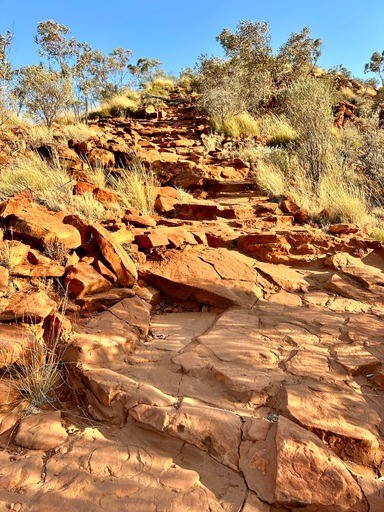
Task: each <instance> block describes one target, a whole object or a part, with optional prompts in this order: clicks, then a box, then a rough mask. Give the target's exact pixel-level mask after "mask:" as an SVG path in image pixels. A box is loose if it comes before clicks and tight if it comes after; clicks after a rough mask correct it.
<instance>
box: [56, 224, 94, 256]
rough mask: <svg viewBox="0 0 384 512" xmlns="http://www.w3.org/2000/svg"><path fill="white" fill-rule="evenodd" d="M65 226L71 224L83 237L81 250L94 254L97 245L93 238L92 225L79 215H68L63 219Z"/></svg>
mask: <svg viewBox="0 0 384 512" xmlns="http://www.w3.org/2000/svg"><path fill="white" fill-rule="evenodd" d="M63 222H64V224H69V225H70V226H73V227H74V228H76V229H77V231H78V232H79V233H80V237H81V248H82V249H83V250H84V251H85V252H86V253H89V252H93V251H94V250H95V249H96V247H97V245H96V242H95V240H94V239H93V236H92V229H91V226H90V224H88V222H86V221H85V220H84V219H82V218H80V217H79V216H78V215H66V216H65V217H64V219H63Z"/></svg>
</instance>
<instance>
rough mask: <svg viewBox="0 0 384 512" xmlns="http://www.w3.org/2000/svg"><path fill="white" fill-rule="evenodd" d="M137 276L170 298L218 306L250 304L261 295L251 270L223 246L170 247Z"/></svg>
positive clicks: (250, 305)
mask: <svg viewBox="0 0 384 512" xmlns="http://www.w3.org/2000/svg"><path fill="white" fill-rule="evenodd" d="M141 275H142V277H143V279H145V281H147V283H149V284H151V285H152V286H154V287H155V288H158V289H159V290H161V291H162V292H164V293H166V294H167V295H169V296H171V297H176V298H178V299H181V300H190V299H193V300H196V301H197V302H201V303H203V304H210V305H212V306H217V307H222V308H226V307H230V306H232V305H234V304H236V305H241V306H244V307H252V306H253V305H254V304H255V302H256V301H257V300H258V298H259V297H260V296H261V290H260V288H259V287H258V286H257V285H256V284H255V279H256V272H255V270H254V269H253V268H252V267H251V266H250V265H248V264H247V263H246V262H245V261H244V260H243V259H242V258H241V257H238V256H237V254H236V253H235V252H232V251H229V250H227V249H205V250H203V251H200V252H198V251H192V250H191V251H182V252H180V251H177V250H170V251H167V252H166V253H165V255H164V259H163V260H161V261H147V263H146V264H145V265H143V267H142V268H141Z"/></svg>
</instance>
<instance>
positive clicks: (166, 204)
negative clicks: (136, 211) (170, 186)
mask: <svg viewBox="0 0 384 512" xmlns="http://www.w3.org/2000/svg"><path fill="white" fill-rule="evenodd" d="M177 202H178V199H174V198H172V197H158V198H157V199H156V201H155V209H156V210H157V211H158V212H159V213H171V212H173V211H174V208H175V204H176V203H177Z"/></svg>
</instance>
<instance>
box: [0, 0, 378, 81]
mask: <svg viewBox="0 0 384 512" xmlns="http://www.w3.org/2000/svg"><path fill="white" fill-rule="evenodd" d="M48 18H50V19H54V20H55V21H57V22H58V23H62V24H64V25H66V26H68V27H69V28H70V29H71V31H72V35H73V36H74V37H75V38H76V39H78V40H81V41H87V42H88V43H90V44H91V46H92V47H93V48H95V49H99V50H102V51H103V52H108V51H110V50H112V49H113V48H115V47H116V46H124V47H125V48H129V49H131V50H132V51H133V53H134V56H133V60H134V61H135V59H137V58H139V57H151V58H153V57H156V58H158V59H159V60H161V61H163V62H164V68H165V69H166V71H168V72H173V73H178V72H179V71H180V70H181V69H182V68H184V67H187V66H193V65H194V64H195V62H196V60H197V58H198V56H199V55H200V54H202V53H207V54H208V55H219V54H220V46H219V45H218V43H216V41H215V36H216V35H218V34H219V33H220V32H221V30H222V29H223V28H231V29H235V27H236V25H237V23H238V22H239V21H240V20H254V21H255V20H259V21H268V22H269V23H270V30H271V35H272V45H273V47H274V48H275V49H278V48H279V46H281V45H282V44H283V43H284V42H285V41H286V40H287V38H288V36H289V34H290V33H291V32H298V31H300V30H301V28H303V27H304V26H309V27H310V28H311V34H312V37H315V38H317V37H319V38H321V39H322V40H323V55H322V57H321V59H320V61H319V63H320V65H322V66H323V67H324V68H329V67H331V66H334V65H337V64H343V65H344V66H345V67H346V68H348V69H350V70H351V71H352V73H353V74H354V75H356V76H364V74H363V70H364V64H365V63H366V62H368V61H369V59H370V56H371V54H372V53H373V52H374V51H376V50H377V51H380V52H381V51H383V50H384V30H383V28H384V0H370V1H369V2H364V1H362V0H319V1H312V0H189V1H188V2H185V1H184V2H183V0H109V1H104V0H102V1H100V0H76V1H75V0H35V1H33V0H0V32H1V33H4V32H5V31H6V30H11V31H12V32H13V33H14V43H13V50H12V63H13V65H14V66H15V67H18V66H20V65H22V64H30V63H36V62H38V60H39V57H38V54H37V48H36V45H35V43H34V42H33V36H34V34H35V33H36V26H37V23H38V22H39V21H43V20H46V19H48Z"/></svg>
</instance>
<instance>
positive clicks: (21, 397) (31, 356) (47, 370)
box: [1, 336, 63, 415]
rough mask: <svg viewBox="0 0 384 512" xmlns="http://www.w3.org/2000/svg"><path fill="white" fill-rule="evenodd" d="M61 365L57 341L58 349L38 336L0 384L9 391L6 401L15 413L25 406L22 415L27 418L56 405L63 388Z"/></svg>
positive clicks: (6, 372) (4, 372)
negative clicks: (17, 409) (21, 406)
mask: <svg viewBox="0 0 384 512" xmlns="http://www.w3.org/2000/svg"><path fill="white" fill-rule="evenodd" d="M61 366H62V363H61V362H60V353H59V350H58V340H57V344H56V346H55V345H53V346H50V347H48V346H47V345H46V343H45V342H44V341H43V340H42V339H39V338H38V337H37V336H36V337H35V339H34V342H33V343H32V345H31V346H29V347H28V348H26V349H24V350H23V353H22V354H21V355H20V358H19V360H18V361H17V364H13V365H9V366H7V367H6V368H5V369H4V370H3V372H2V375H1V382H2V384H3V386H4V387H6V388H8V389H7V391H8V393H7V395H8V397H7V400H6V401H5V402H6V405H7V406H8V408H10V409H13V410H14V409H16V408H17V407H18V406H20V405H21V404H24V407H23V409H24V411H23V414H24V415H28V414H32V413H36V412H39V411H40V410H42V408H44V406H46V405H47V404H53V403H54V402H56V401H57V394H58V390H59V388H61V386H62V385H63V374H62V369H61ZM3 386H2V387H3Z"/></svg>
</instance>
